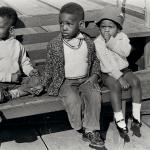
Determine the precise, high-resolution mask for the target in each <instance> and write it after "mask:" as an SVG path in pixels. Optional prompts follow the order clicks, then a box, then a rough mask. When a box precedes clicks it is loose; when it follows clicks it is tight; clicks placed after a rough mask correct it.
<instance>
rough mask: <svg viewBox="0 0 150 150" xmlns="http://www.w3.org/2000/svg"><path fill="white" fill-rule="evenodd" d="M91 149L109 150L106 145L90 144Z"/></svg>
mask: <svg viewBox="0 0 150 150" xmlns="http://www.w3.org/2000/svg"><path fill="white" fill-rule="evenodd" d="M89 147H91V148H93V149H96V150H107V148H106V147H105V146H104V145H102V146H100V145H91V144H89Z"/></svg>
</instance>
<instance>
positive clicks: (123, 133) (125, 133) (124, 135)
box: [115, 119, 130, 143]
mask: <svg viewBox="0 0 150 150" xmlns="http://www.w3.org/2000/svg"><path fill="white" fill-rule="evenodd" d="M120 121H124V119H122V120H119V121H117V122H116V121H115V124H116V126H117V129H118V131H119V134H120V137H121V138H123V139H124V143H128V142H130V138H129V135H128V128H127V127H125V128H121V127H119V126H118V124H117V123H118V122H120Z"/></svg>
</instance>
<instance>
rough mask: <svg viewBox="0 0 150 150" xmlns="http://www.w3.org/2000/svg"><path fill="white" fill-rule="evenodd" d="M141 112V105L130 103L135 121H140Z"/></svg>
mask: <svg viewBox="0 0 150 150" xmlns="http://www.w3.org/2000/svg"><path fill="white" fill-rule="evenodd" d="M140 112H141V104H140V103H132V114H133V117H134V118H135V119H137V120H138V121H139V122H140V121H141V119H140V114H141V113H140Z"/></svg>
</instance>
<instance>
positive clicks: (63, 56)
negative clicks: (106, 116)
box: [34, 3, 105, 149]
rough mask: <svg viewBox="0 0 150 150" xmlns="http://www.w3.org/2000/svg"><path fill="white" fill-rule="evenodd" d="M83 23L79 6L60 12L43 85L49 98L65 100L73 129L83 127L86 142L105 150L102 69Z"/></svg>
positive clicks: (81, 10) (69, 7)
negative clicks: (84, 30) (83, 28)
mask: <svg viewBox="0 0 150 150" xmlns="http://www.w3.org/2000/svg"><path fill="white" fill-rule="evenodd" d="M83 20H84V10H83V8H82V7H81V6H80V5H78V4H76V3H68V4H66V5H64V6H63V7H62V8H61V9H60V14H59V24H60V34H59V35H58V36H57V37H56V38H55V39H53V40H52V41H51V42H50V43H49V45H48V54H47V64H46V68H45V75H44V77H43V81H42V85H43V87H45V88H46V89H47V92H48V94H49V95H53V96H57V95H59V96H61V97H62V100H63V104H64V106H65V108H66V112H67V114H68V118H69V121H70V124H71V126H72V128H74V129H75V130H80V129H82V127H83V128H84V132H83V139H84V140H86V141H89V142H90V144H89V146H90V147H92V148H99V149H105V147H104V142H103V141H102V139H101V138H100V134H99V130H100V124H99V120H100V110H101V97H100V93H99V91H98V84H97V79H98V78H99V73H100V70H99V69H100V66H99V61H98V59H97V58H96V52H95V47H94V43H93V42H92V41H91V39H90V38H89V37H88V36H87V35H85V34H84V33H82V32H80V28H82V27H83V26H84V21H83ZM34 90H35V89H34ZM83 103H84V111H83V110H82V108H83V107H82V104H83ZM81 111H82V112H81ZM81 114H83V118H81Z"/></svg>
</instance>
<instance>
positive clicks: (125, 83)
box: [119, 77, 130, 90]
mask: <svg viewBox="0 0 150 150" xmlns="http://www.w3.org/2000/svg"><path fill="white" fill-rule="evenodd" d="M119 82H120V84H121V87H122V88H123V89H124V90H127V89H128V88H129V87H130V85H129V83H128V82H127V81H126V80H125V79H124V78H123V77H120V78H119Z"/></svg>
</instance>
